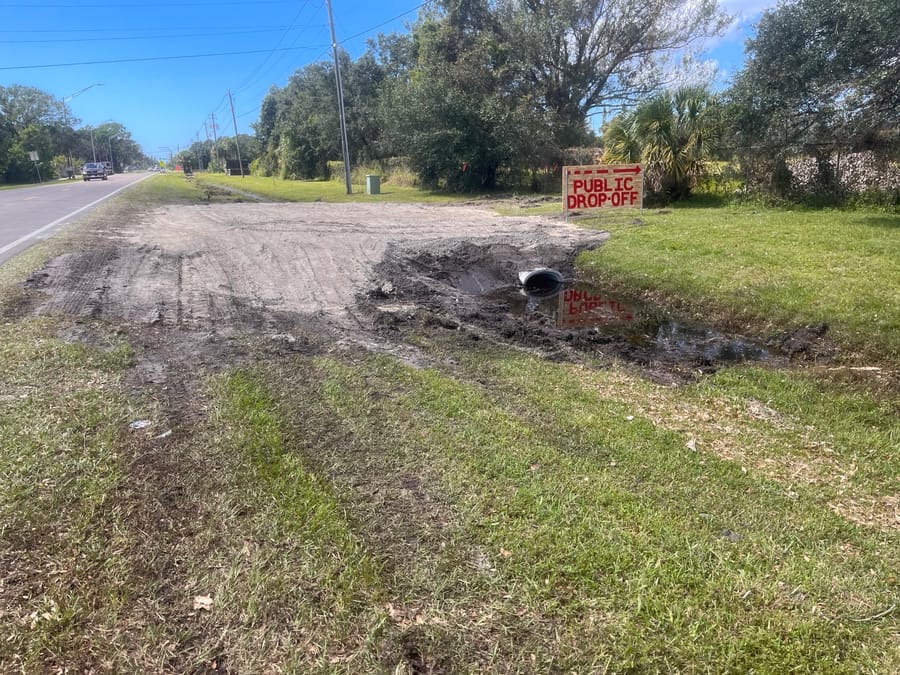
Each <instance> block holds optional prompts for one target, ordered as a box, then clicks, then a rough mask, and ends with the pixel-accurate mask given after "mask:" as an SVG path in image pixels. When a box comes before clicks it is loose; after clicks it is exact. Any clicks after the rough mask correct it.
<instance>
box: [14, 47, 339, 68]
mask: <svg viewBox="0 0 900 675" xmlns="http://www.w3.org/2000/svg"><path fill="white" fill-rule="evenodd" d="M321 48H322V45H316V46H314V47H283V48H279V49H276V50H274V51H278V52H298V51H304V50H310V51H315V50H317V49H321ZM269 51H272V50H269V49H250V50H246V51H238V52H209V53H206V54H174V55H170V56H142V57H136V58H130V59H105V60H102V61H69V62H67V63H40V64H34V65H30V66H0V70H35V69H39V68H64V67H66V66H100V65H108V64H113V63H145V62H148V61H178V60H183V59H205V58H209V57H213V56H248V55H250V54H265V53H266V52H269Z"/></svg>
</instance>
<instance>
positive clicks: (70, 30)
mask: <svg viewBox="0 0 900 675" xmlns="http://www.w3.org/2000/svg"><path fill="white" fill-rule="evenodd" d="M250 29H251V28H248V27H247V26H189V27H185V26H160V27H157V28H135V27H134V26H128V27H126V28H21V29H19V28H16V29H12V30H8V29H5V28H0V33H107V32H113V33H130V32H138V33H141V32H144V31H163V30H166V31H172V30H250ZM256 29H261V30H284V26H253V27H252V30H256Z"/></svg>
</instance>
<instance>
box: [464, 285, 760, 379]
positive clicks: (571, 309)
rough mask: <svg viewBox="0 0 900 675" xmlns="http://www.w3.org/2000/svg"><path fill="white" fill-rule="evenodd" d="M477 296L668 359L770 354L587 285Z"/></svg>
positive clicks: (749, 358) (738, 358)
mask: <svg viewBox="0 0 900 675" xmlns="http://www.w3.org/2000/svg"><path fill="white" fill-rule="evenodd" d="M482 298H484V299H485V300H486V301H487V302H489V303H490V304H493V305H504V306H506V307H507V310H508V312H509V313H510V314H512V315H513V316H516V317H521V318H525V319H529V320H534V321H537V322H541V323H545V324H550V325H552V326H554V327H556V328H557V329H561V330H565V331H570V332H571V331H574V332H576V333H589V334H590V335H591V336H598V335H599V336H602V337H607V338H610V339H613V340H617V341H624V342H625V343H626V344H628V345H629V346H633V347H635V348H638V349H640V350H641V351H643V352H647V353H648V354H657V355H660V356H664V357H665V358H668V359H672V358H675V359H686V360H697V361H711V362H712V361H714V362H742V361H761V360H765V359H768V358H770V357H773V356H774V355H773V354H772V353H771V352H770V350H768V349H766V348H765V347H763V346H762V345H759V344H755V343H754V342H752V341H751V340H747V339H745V338H742V337H739V336H735V335H726V334H724V333H722V332H720V331H717V330H715V329H714V328H712V327H710V326H706V325H703V324H701V323H696V322H692V321H681V320H676V319H674V318H672V317H670V316H668V315H666V314H665V313H664V312H662V311H661V310H660V309H659V308H658V307H651V306H648V305H642V304H638V303H634V302H629V301H625V300H622V299H620V298H617V297H614V296H612V295H610V294H609V293H606V292H604V291H603V289H600V288H597V287H595V286H591V285H587V284H581V283H576V284H574V285H570V286H565V287H564V288H562V289H561V290H560V291H559V292H558V293H555V294H547V293H541V294H535V295H526V294H525V292H524V291H523V290H522V288H521V287H519V286H512V287H505V288H500V289H496V290H493V291H490V292H488V293H485V294H483V295H482Z"/></svg>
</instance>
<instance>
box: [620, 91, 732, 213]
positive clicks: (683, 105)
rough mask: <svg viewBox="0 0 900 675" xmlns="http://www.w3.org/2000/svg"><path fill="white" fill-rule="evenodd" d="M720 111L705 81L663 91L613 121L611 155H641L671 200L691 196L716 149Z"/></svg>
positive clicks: (656, 186)
mask: <svg viewBox="0 0 900 675" xmlns="http://www.w3.org/2000/svg"><path fill="white" fill-rule="evenodd" d="M719 112H720V107H719V105H718V101H717V100H716V98H715V97H714V96H712V95H710V93H709V92H708V90H707V89H706V88H705V87H698V86H686V87H680V88H678V89H676V90H675V91H671V92H662V93H660V94H657V95H656V96H653V97H651V98H649V99H647V100H646V101H644V102H642V103H641V104H639V105H638V106H637V108H635V109H634V110H633V111H631V112H629V113H625V114H622V115H619V116H617V117H615V118H614V119H613V120H612V121H611V122H610V124H609V126H608V127H607V129H606V133H605V134H604V140H603V143H604V147H605V148H606V151H605V161H608V162H611V163H629V162H637V161H640V162H641V163H642V164H643V166H644V175H645V179H646V181H647V184H648V186H649V187H650V189H651V191H652V192H653V193H656V194H657V195H660V196H663V197H665V198H666V199H669V200H676V199H682V198H685V197H688V196H689V195H690V192H691V189H692V188H693V187H694V186H695V185H696V182H697V179H698V178H699V177H700V175H701V174H702V172H703V168H704V165H705V164H706V163H707V162H708V161H709V160H710V159H711V158H712V157H713V156H714V153H715V151H716V148H717V145H718V142H719V139H720V137H721V128H722V121H721V116H720V114H719Z"/></svg>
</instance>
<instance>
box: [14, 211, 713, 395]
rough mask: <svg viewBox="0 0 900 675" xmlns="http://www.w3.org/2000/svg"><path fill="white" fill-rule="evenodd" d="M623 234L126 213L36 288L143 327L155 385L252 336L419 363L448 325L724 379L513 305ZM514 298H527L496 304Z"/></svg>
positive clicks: (566, 352)
mask: <svg viewBox="0 0 900 675" xmlns="http://www.w3.org/2000/svg"><path fill="white" fill-rule="evenodd" d="M608 236H609V235H608V234H607V233H605V232H602V231H596V230H594V231H592V230H586V229H584V228H579V227H577V226H575V225H572V224H569V223H566V222H564V221H563V220H562V219H561V218H560V217H537V216H530V217H505V216H498V215H496V214H495V213H493V212H492V211H490V210H488V209H487V208H482V207H476V206H466V205H459V206H428V205H408V204H396V203H357V204H327V203H321V202H317V203H308V204H286V203H231V204H215V203H213V204H209V205H201V206H167V207H163V208H157V209H153V210H150V211H146V212H141V211H137V210H134V209H131V210H129V209H127V208H126V209H125V213H121V214H118V216H117V217H108V218H104V219H101V220H99V221H97V222H96V223H95V225H94V227H93V229H92V230H91V231H90V232H89V233H88V234H87V236H86V240H85V241H84V243H83V244H82V246H81V247H80V249H79V250H77V251H75V252H73V253H70V254H67V255H63V256H60V257H58V258H56V259H55V260H52V261H51V262H50V263H49V264H48V265H47V266H46V267H45V268H44V269H42V270H40V271H39V272H37V273H35V274H34V275H32V276H31V277H30V279H29V280H28V282H27V284H26V286H27V287H28V288H30V289H32V290H37V291H40V293H38V294H35V295H34V299H33V306H32V307H30V308H29V310H30V312H32V313H36V314H45V313H50V314H52V313H63V314H65V315H67V316H74V317H85V318H87V317H90V318H96V319H101V320H105V321H110V322H113V323H114V324H117V325H122V326H124V327H127V330H128V332H130V333H133V332H134V331H135V330H140V331H142V333H143V335H142V339H144V340H145V341H146V342H147V346H148V347H150V349H148V351H147V353H146V355H145V356H146V358H145V359H144V361H143V362H142V365H141V366H140V367H139V369H138V371H139V372H141V373H143V380H144V382H143V383H150V382H155V381H158V380H159V378H160V377H163V376H164V374H163V372H162V371H163V370H164V364H165V363H171V362H179V361H182V360H183V359H184V358H186V357H189V358H192V359H194V360H195V362H199V363H200V364H209V363H213V362H215V361H217V360H219V359H220V357H221V356H222V354H221V350H222V349H223V348H225V349H227V348H228V346H229V345H228V341H229V340H230V339H233V338H234V337H235V336H239V335H244V336H246V335H248V334H250V335H256V336H261V337H266V338H271V339H273V340H274V341H275V342H278V341H280V342H282V343H284V344H283V346H286V347H288V348H296V343H295V338H296V333H297V332H300V331H301V329H302V332H306V333H310V332H312V333H315V334H318V335H322V336H324V337H325V338H326V339H327V341H328V342H329V344H339V345H346V344H361V345H363V346H365V347H366V348H367V349H374V350H379V351H387V352H390V353H393V354H396V355H398V356H400V357H402V358H404V359H406V360H410V361H413V362H415V361H416V359H417V355H416V350H415V349H414V348H412V347H410V346H409V344H408V342H407V341H406V340H405V339H404V338H405V337H406V336H407V335H408V334H409V333H410V332H412V331H421V330H426V331H427V330H433V329H440V330H460V331H469V332H470V333H471V334H472V335H473V337H474V338H476V339H480V338H487V339H490V340H497V341H498V342H503V343H507V344H516V345H518V346H520V347H523V348H527V349H537V350H540V351H541V352H542V353H544V354H546V355H549V356H551V357H554V358H566V359H568V358H575V359H578V358H581V357H582V356H583V355H590V356H592V357H600V358H607V357H618V358H624V359H625V360H628V361H630V362H632V363H635V364H637V365H638V367H640V368H641V369H642V370H643V371H644V372H645V373H646V374H647V375H648V376H650V377H653V378H654V379H658V380H664V381H675V380H683V379H685V378H689V377H693V376H695V375H696V374H698V373H704V372H712V371H714V370H715V369H717V368H718V367H719V366H720V365H721V363H720V362H719V361H720V360H719V359H718V358H717V357H716V356H712V357H710V355H709V354H708V353H695V354H685V353H683V351H680V350H677V349H676V350H675V351H673V352H660V351H659V350H658V349H656V348H655V346H652V345H651V346H647V345H640V344H636V343H635V340H634V339H633V338H634V336H633V335H625V334H621V335H610V334H608V333H606V334H601V333H599V332H597V331H590V330H575V331H573V330H561V329H558V328H556V326H555V325H554V322H553V320H552V317H547V316H543V315H541V313H540V312H537V313H533V314H531V315H529V316H523V313H522V312H521V311H518V312H517V311H513V310H514V308H513V307H511V304H515V302H517V300H511V297H512V296H513V294H514V293H516V291H517V286H518V273H519V272H520V271H524V270H529V269H533V268H536V267H543V266H547V267H552V268H555V269H558V270H559V271H560V272H562V273H563V275H564V276H565V277H566V278H567V279H572V278H573V277H574V267H573V263H574V259H575V257H576V255H577V254H578V253H579V252H580V251H582V250H584V249H591V248H596V247H598V246H602V244H603V243H604V242H605V241H606V240H607V239H608ZM498 289H500V290H502V289H506V290H509V291H512V292H511V293H507V294H506V295H502V294H501V296H502V297H493V298H492V297H491V291H497V290H498ZM523 302H524V300H523ZM519 309H521V308H519ZM652 330H657V328H653V329H652ZM678 339H681V338H678ZM701 339H703V340H706V339H707V338H706V337H704V336H701ZM721 339H722V338H721V336H719V337H715V338H710V340H713V341H714V340H721ZM707 351H708V350H707Z"/></svg>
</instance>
